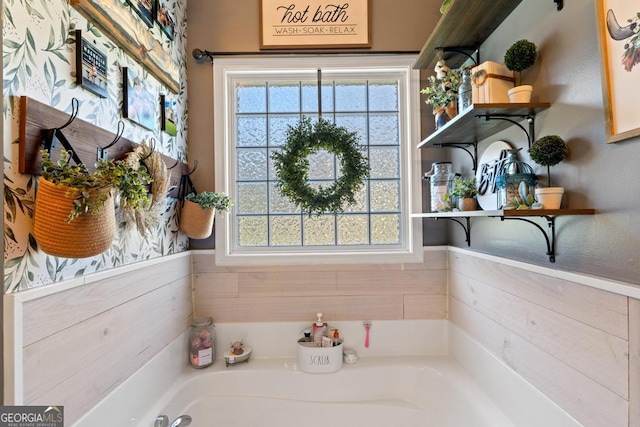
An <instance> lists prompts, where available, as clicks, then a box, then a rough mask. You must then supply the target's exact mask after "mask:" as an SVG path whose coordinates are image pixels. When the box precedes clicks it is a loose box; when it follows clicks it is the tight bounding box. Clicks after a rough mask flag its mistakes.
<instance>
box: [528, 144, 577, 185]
mask: <svg viewBox="0 0 640 427" xmlns="http://www.w3.org/2000/svg"><path fill="white" fill-rule="evenodd" d="M568 154H569V148H568V147H567V144H566V143H565V142H564V139H562V138H561V137H559V136H558V135H547V136H543V137H542V138H540V139H539V140H537V141H536V142H534V143H533V144H531V148H529V155H530V156H531V160H533V161H534V162H536V163H537V164H539V165H540V166H546V167H547V187H551V170H550V169H551V166H555V165H557V164H558V163H560V162H561V161H563V160H564V159H565V158H566V157H567V155H568Z"/></svg>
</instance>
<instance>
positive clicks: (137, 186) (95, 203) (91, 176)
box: [34, 150, 151, 258]
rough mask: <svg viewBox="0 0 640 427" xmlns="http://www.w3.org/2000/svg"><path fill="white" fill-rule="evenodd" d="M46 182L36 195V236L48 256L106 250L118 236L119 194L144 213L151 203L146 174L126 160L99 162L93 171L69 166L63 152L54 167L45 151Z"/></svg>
mask: <svg viewBox="0 0 640 427" xmlns="http://www.w3.org/2000/svg"><path fill="white" fill-rule="evenodd" d="M41 155H42V179H40V180H39V183H38V191H37V192H36V205H35V206H36V207H35V216H34V236H35V238H36V241H37V242H38V246H39V248H40V249H42V250H43V251H44V252H45V253H48V254H50V255H54V256H61V257H66V258H85V257H88V256H94V255H98V254H100V253H102V252H104V251H105V250H107V249H108V248H109V247H110V246H111V243H112V242H113V236H114V233H115V226H116V219H115V204H114V196H115V195H116V194H114V193H113V190H114V189H115V190H116V192H117V195H118V196H119V197H120V204H121V205H127V206H130V207H131V208H132V209H138V208H140V209H143V208H144V207H146V206H147V205H148V204H149V198H148V195H147V184H148V183H149V182H151V177H149V175H148V174H147V172H146V169H144V168H139V169H137V170H135V169H133V168H131V167H130V166H129V165H128V164H127V163H126V162H124V161H113V160H108V161H104V160H101V161H99V162H98V164H97V165H96V169H95V171H94V172H89V170H88V169H87V167H86V166H85V165H84V164H79V165H71V164H70V160H71V155H70V153H68V152H67V151H64V150H63V151H62V153H61V156H60V160H58V161H57V162H54V161H52V160H51V156H50V154H49V152H48V151H47V150H42V151H41Z"/></svg>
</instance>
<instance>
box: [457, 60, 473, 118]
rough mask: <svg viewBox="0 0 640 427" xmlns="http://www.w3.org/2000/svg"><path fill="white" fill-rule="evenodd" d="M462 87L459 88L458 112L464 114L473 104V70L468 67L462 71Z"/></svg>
mask: <svg viewBox="0 0 640 427" xmlns="http://www.w3.org/2000/svg"><path fill="white" fill-rule="evenodd" d="M461 74H462V76H461V78H460V86H459V87H458V112H459V113H462V112H463V111H464V110H466V109H467V107H469V106H470V105H471V103H472V99H471V95H472V91H471V70H470V69H469V68H468V67H464V68H462V69H461Z"/></svg>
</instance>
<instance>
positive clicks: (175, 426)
mask: <svg viewBox="0 0 640 427" xmlns="http://www.w3.org/2000/svg"><path fill="white" fill-rule="evenodd" d="M189 424H191V417H190V416H189V415H180V416H179V417H178V418H176V419H175V420H173V422H172V423H171V424H169V417H167V416H166V415H158V416H157V417H156V422H155V424H153V427H179V426H182V427H187V426H188V425H189Z"/></svg>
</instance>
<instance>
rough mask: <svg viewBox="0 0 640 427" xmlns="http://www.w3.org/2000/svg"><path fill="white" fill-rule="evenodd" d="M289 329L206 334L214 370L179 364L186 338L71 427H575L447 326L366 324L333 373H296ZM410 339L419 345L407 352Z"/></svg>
mask: <svg viewBox="0 0 640 427" xmlns="http://www.w3.org/2000/svg"><path fill="white" fill-rule="evenodd" d="M299 326H300V325H296V324H293V325H292V324H256V325H247V324H240V325H226V326H225V325H218V327H217V328H216V336H217V343H218V345H219V348H218V349H217V356H216V362H215V363H214V365H213V366H211V367H209V368H205V369H201V370H196V369H192V368H190V367H188V366H186V365H187V358H186V350H185V349H186V347H187V345H186V344H187V342H186V336H183V337H182V338H181V339H180V340H177V341H176V342H175V343H173V344H172V345H171V346H169V347H168V348H167V349H166V350H165V351H163V352H162V353H161V354H159V355H158V356H157V357H155V358H154V359H153V360H151V361H150V362H149V363H148V364H147V365H146V366H145V367H143V368H142V369H141V370H140V371H139V372H137V373H136V374H135V375H133V376H132V377H131V378H130V379H129V380H127V381H126V382H125V383H124V384H122V385H121V386H120V387H118V388H117V389H116V390H115V391H114V392H113V393H111V394H110V395H109V396H107V397H106V398H105V399H104V400H103V401H102V402H101V403H100V404H98V405H97V406H96V407H95V408H93V410H91V411H90V412H89V413H88V414H86V415H85V416H84V417H83V418H82V419H81V420H79V421H78V422H77V423H76V424H74V426H75V427H102V426H104V427H107V426H109V427H112V426H118V427H153V424H154V420H155V418H156V417H157V416H158V415H161V414H164V415H167V416H168V417H169V418H170V419H171V420H173V419H175V418H176V417H177V416H179V415H182V414H186V415H190V416H191V417H192V418H193V422H192V424H191V426H193V427H218V426H223V427H233V426H237V427H253V426H260V427H271V426H278V427H288V426H291V427H294V426H295V427H299V426H304V427H314V426H329V425H330V426H336V427H338V426H344V427H347V426H349V427H352V426H368V427H376V426H380V427H390V426H403V427H417V426H434V427H435V426H437V427H457V426H464V427H471V426H473V427H482V426H491V427H502V426H517V427H539V426H543V425H544V426H554V427H576V426H579V425H580V424H578V423H577V422H576V421H575V420H574V419H573V418H571V417H570V416H569V415H567V414H566V413H565V412H564V411H562V410H561V409H560V408H558V407H557V405H555V404H554V403H553V402H551V401H550V400H549V399H548V398H546V397H545V396H544V395H542V394H541V393H540V392H538V391H537V390H536V389H535V388H534V387H532V386H531V385H530V384H529V383H527V382H526V381H525V380H524V379H522V378H521V377H520V376H518V375H517V374H516V373H515V372H513V371H512V370H511V369H509V368H508V367H507V366H506V365H504V364H503V363H502V362H500V361H499V360H498V359H497V358H495V357H494V356H493V355H491V354H490V353H489V352H487V351H486V350H485V349H483V348H482V347H481V346H479V345H478V344H477V343H476V342H475V341H473V340H471V339H470V338H469V337H468V336H467V335H466V334H464V333H463V332H461V331H460V330H458V329H457V328H456V327H455V326H453V325H450V324H449V323H448V322H447V321H390V322H375V323H374V326H373V328H375V329H373V328H372V339H371V344H372V345H371V346H370V347H369V348H367V349H365V348H364V347H363V345H362V344H363V343H360V342H359V341H361V340H360V339H354V338H353V337H357V338H361V337H359V336H358V333H359V332H360V329H361V328H362V324H361V323H357V322H344V323H341V324H339V325H338V326H339V327H340V329H341V330H342V331H344V332H345V336H346V337H352V338H351V340H349V339H348V338H347V339H346V342H349V341H350V345H349V347H351V348H355V350H357V351H358V353H359V356H360V359H359V361H358V363H356V364H354V365H348V364H344V365H343V368H342V369H341V370H340V371H338V372H336V373H333V374H308V373H304V372H301V371H299V370H298V367H297V360H296V358H295V356H294V355H295V341H293V340H283V341H282V342H274V341H277V339H278V338H277V337H288V336H292V335H295V332H293V331H297V330H298V329H299ZM238 336H243V337H244V338H245V339H246V340H247V342H249V343H251V346H252V348H253V354H252V356H254V355H255V354H259V355H260V354H261V355H262V356H263V358H259V357H256V358H253V359H252V360H251V361H250V362H249V363H242V364H238V365H236V366H231V367H228V368H227V367H225V365H224V362H223V358H222V357H221V354H222V352H223V351H224V350H225V348H220V347H222V346H221V345H220V343H224V342H229V341H232V340H233V339H234V338H237V337H238ZM415 337H422V339H420V340H419V344H416V340H415V339H414V338H415Z"/></svg>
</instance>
